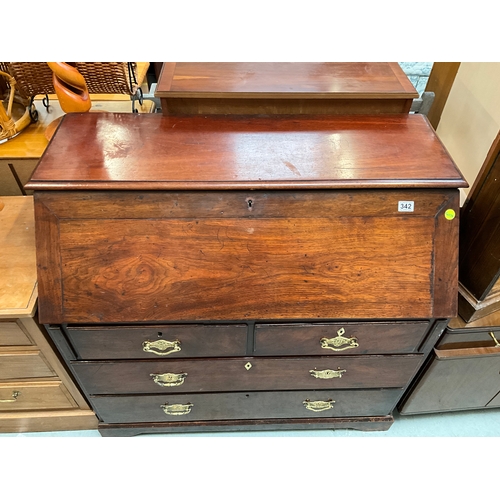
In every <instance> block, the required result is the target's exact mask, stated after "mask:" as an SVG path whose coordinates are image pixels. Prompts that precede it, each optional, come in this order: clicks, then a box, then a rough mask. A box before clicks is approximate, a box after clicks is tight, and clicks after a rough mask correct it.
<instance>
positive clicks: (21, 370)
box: [0, 349, 55, 381]
mask: <svg viewBox="0 0 500 500" xmlns="http://www.w3.org/2000/svg"><path fill="white" fill-rule="evenodd" d="M52 376H55V373H54V372H53V371H52V369H51V368H50V367H49V366H48V364H47V363H46V361H45V359H44V358H43V356H42V354H41V353H40V351H38V350H26V351H24V350H23V351H21V350H17V351H14V350H6V349H4V350H2V351H0V381H1V380H15V379H25V378H38V377H52Z"/></svg>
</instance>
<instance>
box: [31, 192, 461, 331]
mask: <svg viewBox="0 0 500 500" xmlns="http://www.w3.org/2000/svg"><path fill="white" fill-rule="evenodd" d="M443 194H445V193H443V192H439V193H438V194H436V196H437V199H439V200H442V199H443ZM451 194H452V195H454V194H455V192H454V191H452V193H451ZM242 195H243V196H242V197H241V198H240V200H239V204H240V206H244V205H246V207H247V208H246V210H247V215H246V217H243V216H240V215H239V213H236V214H235V215H234V217H223V216H222V215H221V214H220V211H215V210H213V207H214V205H210V204H209V205H208V206H207V207H205V210H203V211H200V212H199V214H200V217H199V218H198V219H193V218H190V217H186V218H182V217H172V218H170V217H169V216H168V207H169V203H168V201H167V203H166V205H165V209H164V213H166V215H167V216H166V217H164V218H159V219H146V218H144V219H134V218H130V219H128V218H113V215H112V214H115V213H116V209H115V208H114V201H113V200H114V197H115V195H114V194H113V193H109V194H108V197H109V199H108V203H107V205H106V204H103V203H99V204H98V206H97V207H96V208H98V211H99V215H97V216H95V217H94V216H93V214H94V213H97V210H96V209H95V208H93V207H92V200H91V199H90V198H88V199H87V200H86V201H85V200H81V201H80V203H81V204H82V206H81V207H80V208H79V209H78V210H77V212H78V213H81V214H82V216H81V218H76V217H74V218H64V217H65V216H63V215H61V217H59V215H58V213H57V211H54V208H55V207H56V205H57V204H56V203H54V197H53V196H52V195H51V194H50V193H49V194H48V195H47V196H48V198H49V202H48V203H49V205H50V207H51V210H49V208H47V207H46V206H45V205H44V204H43V200H44V193H37V194H36V204H37V205H40V210H39V212H40V213H41V214H45V213H46V214H50V216H49V215H47V217H48V219H47V220H49V222H50V221H51V222H50V223H49V225H50V227H51V229H49V228H46V229H45V230H46V231H47V230H49V231H50V232H51V233H53V234H54V235H55V238H54V239H52V240H51V241H50V245H51V246H52V247H53V248H52V249H51V248H50V247H49V248H47V247H46V245H45V244H41V245H39V252H38V255H37V258H38V271H39V281H40V287H41V288H43V289H44V294H43V296H41V297H40V309H39V310H40V317H41V320H42V322H44V323H66V322H67V323H78V322H123V321H162V320H163V321H196V320H214V319H218V320H234V321H238V320H242V319H243V320H245V319H259V318H282V319H292V318H297V319H299V318H328V317H332V316H333V317H341V318H353V319H354V318H363V317H365V318H370V317H380V318H404V317H416V318H425V317H432V316H433V309H434V298H433V289H434V287H435V285H434V281H436V280H439V279H441V278H440V277H441V276H444V277H446V276H448V275H449V273H450V272H449V268H450V267H453V266H454V265H456V263H455V262H454V261H453V259H451V260H450V259H446V258H444V257H443V258H442V257H441V255H446V256H448V255H450V254H451V255H453V248H454V246H456V245H457V241H456V235H455V237H453V233H450V234H451V237H448V238H442V237H441V235H440V232H443V231H445V230H446V224H444V225H438V226H437V227H438V228H440V227H441V226H443V229H442V230H440V231H439V230H438V231H437V232H436V228H435V226H436V224H435V216H436V215H437V214H435V213H432V212H431V211H430V210H429V209H428V206H429V205H430V206H435V205H436V203H435V202H434V203H433V202H429V203H428V204H427V205H426V204H425V203H424V204H423V205H424V209H423V213H422V214H420V213H418V212H414V213H413V214H406V213H398V212H396V209H397V205H396V206H393V205H392V204H391V206H390V207H389V208H386V209H385V212H386V213H387V212H388V211H389V210H390V211H391V212H392V215H382V216H377V214H378V212H379V210H380V209H379V208H375V209H374V212H375V213H374V214H372V213H371V211H370V207H371V206H374V207H378V206H379V204H384V200H383V198H381V197H380V193H377V192H372V191H369V190H367V191H361V192H360V193H359V195H357V196H356V197H353V199H357V201H356V202H355V203H353V204H352V209H353V212H352V213H351V215H350V216H349V215H348V214H347V212H348V211H349V208H350V205H349V203H347V204H344V205H343V207H342V209H340V214H342V216H339V215H340V214H338V213H336V211H335V207H336V206H340V205H341V202H346V201H347V202H348V199H345V198H341V199H337V200H334V201H332V200H331V199H330V200H329V203H328V204H327V208H329V209H330V213H329V214H328V215H327V214H326V212H327V210H326V209H325V208H321V207H320V200H318V203H317V206H318V212H319V213H321V212H323V214H324V215H323V216H321V217H320V216H318V215H317V214H316V213H314V211H313V212H310V213H308V214H306V213H305V212H306V210H307V208H308V207H304V208H303V209H302V211H300V210H298V211H297V212H298V213H297V214H296V215H295V216H293V215H292V213H291V211H290V210H289V211H288V212H287V211H286V208H284V209H283V210H284V212H285V213H284V214H281V216H277V215H279V214H276V213H275V214H274V217H272V216H271V217H267V216H266V209H265V207H264V208H262V209H260V212H259V210H257V208H256V207H257V206H258V205H259V203H258V200H259V198H257V197H256V198H255V204H254V203H252V205H251V207H249V204H248V196H247V195H246V193H242ZM60 196H61V200H63V199H64V195H63V194H62V193H61V195H60ZM130 196H131V197H132V196H136V195H135V194H130ZM141 196H143V199H142V209H143V210H146V211H147V210H148V208H147V207H148V206H151V207H152V208H151V210H152V211H155V210H156V211H157V212H158V211H161V210H162V205H161V203H160V204H159V205H158V203H159V202H158V201H157V200H156V199H155V201H150V200H149V198H148V193H143V195H141ZM155 196H156V195H155ZM191 196H192V199H193V200H195V201H194V204H195V205H198V206H199V205H200V203H201V202H200V200H199V198H200V197H202V196H203V194H202V193H193V194H192V195H191ZM250 196H251V195H250ZM277 196H279V197H280V200H281V202H282V203H283V206H284V207H286V205H287V201H288V199H293V198H294V197H298V198H299V199H300V193H299V192H297V193H296V192H293V191H287V192H284V193H281V194H280V193H278V194H277ZM428 196H430V197H432V196H431V194H429V193H428ZM116 197H117V198H118V199H119V200H121V203H123V201H124V200H126V198H124V193H121V194H117V195H116ZM360 197H361V200H363V201H364V204H362V203H361V204H360ZM324 198H328V196H327V194H325V196H324ZM233 199H234V197H233ZM393 199H394V198H393ZM101 201H102V200H101ZM184 202H185V203H186V205H189V198H188V199H185V200H184ZM73 203H75V201H73ZM415 203H416V204H417V206H418V203H419V200H418V198H416V199H415ZM130 205H133V204H132V203H130ZM297 205H298V204H296V205H295V206H297ZM107 206H109V207H111V208H110V213H109V214H108V213H107ZM215 206H217V205H215ZM271 206H274V207H276V200H275V203H274V205H273V204H271ZM426 206H427V208H425V207H426ZM254 207H255V210H256V211H255V215H254V212H253V209H254ZM365 207H366V208H365ZM249 208H252V210H249ZM426 210H427V214H428V215H427V216H425V213H426ZM85 211H86V215H85ZM382 212H384V210H382ZM240 213H241V212H240ZM271 215H273V214H271ZM415 215H416V216H415ZM122 217H123V215H122ZM439 217H440V218H444V216H443V215H442V214H441V211H439ZM445 222H446V223H447V224H449V225H456V223H457V221H456V220H455V221H448V220H446V221H445ZM39 223H40V224H41V225H43V227H45V226H46V223H47V221H45V222H43V224H42V220H40V221H39ZM42 230H43V229H42ZM446 234H448V233H446ZM435 238H439V241H440V242H441V244H440V245H439V247H437V246H435V244H434V239H435ZM59 259H60V260H59ZM439 259H440V260H439ZM436 261H437V262H440V266H439V267H435V265H434V263H435V262H436ZM59 262H60V263H61V264H62V265H59ZM59 274H60V279H59V276H58V275H59ZM448 295H451V292H448ZM395 296H397V297H398V300H397V301H394V300H393V298H394V297H395ZM346 298H348V299H346ZM455 303H456V297H454V296H453V297H450V302H449V303H445V302H443V306H440V307H441V309H442V310H441V311H440V312H441V313H445V312H447V311H446V307H448V308H449V309H450V311H451V312H453V311H454V310H455V308H456V304H455ZM446 316H448V315H445V317H446Z"/></svg>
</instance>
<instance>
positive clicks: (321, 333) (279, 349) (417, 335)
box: [254, 321, 429, 356]
mask: <svg viewBox="0 0 500 500" xmlns="http://www.w3.org/2000/svg"><path fill="white" fill-rule="evenodd" d="M428 326H429V322H427V321H421V322H418V323H411V322H400V323H383V322H372V323H360V322H344V323H340V322H339V323H324V324H318V323H316V324H307V323H304V324H300V323H297V324H256V325H255V348H254V355H256V356H289V355H293V354H294V353H299V354H302V355H308V356H318V355H319V356H326V355H328V354H331V355H334V356H352V355H359V354H397V353H412V352H417V351H418V349H419V347H420V345H421V343H422V341H423V338H424V335H425V334H426V333H427V329H428ZM339 330H343V332H344V333H342V337H344V338H345V339H350V338H354V339H356V343H357V344H358V346H357V347H350V348H349V349H345V350H340V351H333V350H331V349H325V348H323V347H321V339H322V338H327V339H331V338H336V337H338V335H339V334H338V332H339ZM342 347H345V345H344V346H342Z"/></svg>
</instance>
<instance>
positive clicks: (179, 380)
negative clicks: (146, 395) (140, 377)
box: [149, 373, 187, 387]
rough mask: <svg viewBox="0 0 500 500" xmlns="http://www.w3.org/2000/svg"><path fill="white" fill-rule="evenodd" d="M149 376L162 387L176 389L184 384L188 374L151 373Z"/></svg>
mask: <svg viewBox="0 0 500 500" xmlns="http://www.w3.org/2000/svg"><path fill="white" fill-rule="evenodd" d="M149 376H150V377H153V382H154V383H155V384H158V385H161V386H162V387H176V386H178V385H182V384H183V383H184V380H185V378H186V377H187V373H150V374H149Z"/></svg>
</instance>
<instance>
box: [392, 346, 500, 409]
mask: <svg viewBox="0 0 500 500" xmlns="http://www.w3.org/2000/svg"><path fill="white" fill-rule="evenodd" d="M490 344H491V342H490ZM499 372H500V349H499V348H497V347H471V348H457V349H434V358H433V360H432V362H431V364H430V365H429V367H428V368H427V370H426V371H425V373H424V374H423V376H422V377H421V379H420V380H419V382H418V384H417V385H416V386H415V388H414V389H413V390H412V392H411V394H410V396H409V397H408V398H407V400H406V402H405V404H404V406H403V408H402V409H401V411H400V413H401V414H415V413H432V412H442V411H454V410H468V409H469V410H470V409H479V408H484V407H486V406H487V405H491V406H495V405H496V404H498V402H499V399H498V397H497V394H498V392H499V391H500V375H499ZM495 397H497V399H496V403H495V402H494V401H495Z"/></svg>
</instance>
